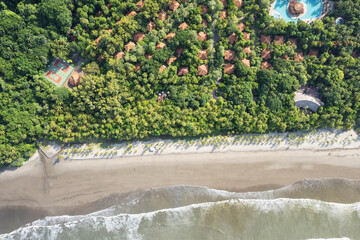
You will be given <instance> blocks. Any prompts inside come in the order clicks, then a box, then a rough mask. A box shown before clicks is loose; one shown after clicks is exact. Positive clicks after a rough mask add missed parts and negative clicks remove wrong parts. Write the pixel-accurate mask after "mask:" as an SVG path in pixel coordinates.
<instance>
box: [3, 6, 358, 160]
mask: <svg viewBox="0 0 360 240" xmlns="http://www.w3.org/2000/svg"><path fill="white" fill-rule="evenodd" d="M269 7H270V1H269V0H244V1H239V0H226V1H225V0H222V1H220V0H182V1H180V0H179V1H176V0H142V1H140V2H139V1H138V0H126V1H125V0H2V1H1V3H0V101H1V104H0V166H2V167H4V166H20V165H21V164H22V162H23V161H25V160H27V159H28V158H29V156H31V154H33V153H34V151H35V148H36V141H37V140H38V139H50V140H59V141H62V142H79V141H84V140H89V139H94V138H101V139H117V140H128V139H141V138H146V137H156V136H173V137H179V136H198V135H205V134H206V135H207V134H223V133H224V134H229V133H230V134H236V133H265V132H274V131H275V132H284V131H294V130H309V129H315V128H320V127H332V128H333V127H336V128H346V129H349V128H353V127H355V126H356V125H357V124H358V123H360V89H359V87H360V74H359V72H360V59H359V58H357V55H360V51H359V50H360V42H359V39H360V0H339V1H336V2H335V9H334V11H333V12H331V13H329V14H328V15H327V16H325V17H324V18H323V19H322V20H316V21H315V22H313V23H312V24H307V23H305V22H303V21H298V22H291V23H286V22H284V21H283V20H276V19H275V18H273V17H271V16H269ZM338 16H342V17H343V18H344V20H345V24H344V25H337V24H335V18H336V17H338ZM261 35H264V36H270V39H275V40H270V41H269V42H267V43H266V42H264V41H261V40H260V39H261V37H260V36H261ZM275 36H281V39H282V40H281V39H280V40H279V38H275ZM264 39H265V38H264ZM276 39H277V40H279V41H280V42H279V41H276ZM284 39H285V40H284ZM290 39H296V43H295V44H294V43H293V42H291V41H290ZM309 51H313V52H314V51H315V52H316V54H309ZM299 53H301V54H302V56H303V57H302V58H301V59H299V58H297V57H296V56H297V55H298V54H299ZM270 54H271V55H270ZM75 56H82V57H83V58H84V59H85V62H84V63H82V67H83V70H84V72H86V76H85V77H82V78H81V81H80V84H79V85H78V86H76V87H73V88H67V87H55V86H54V85H52V84H51V83H50V82H49V81H47V80H45V79H44V71H45V68H46V65H47V64H48V62H49V61H50V60H51V59H53V58H54V57H60V58H63V59H65V60H66V61H67V62H69V63H73V59H74V57H75ZM264 59H267V61H265V62H264ZM304 84H309V85H312V86H316V88H317V89H318V91H319V93H320V95H321V100H322V101H323V102H324V106H323V107H321V108H319V110H318V111H317V112H314V113H310V114H309V113H306V112H304V111H300V109H299V108H296V107H295V106H294V92H295V91H296V90H297V89H298V88H299V87H300V86H302V85H304ZM159 94H160V95H161V96H159ZM164 94H165V95H164ZM163 95H164V96H163Z"/></svg>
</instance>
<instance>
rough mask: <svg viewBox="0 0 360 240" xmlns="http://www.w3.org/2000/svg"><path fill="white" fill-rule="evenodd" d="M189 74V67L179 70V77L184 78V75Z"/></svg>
mask: <svg viewBox="0 0 360 240" xmlns="http://www.w3.org/2000/svg"><path fill="white" fill-rule="evenodd" d="M188 73H189V68H188V67H181V68H180V69H179V72H178V75H179V76H183V75H185V74H188Z"/></svg>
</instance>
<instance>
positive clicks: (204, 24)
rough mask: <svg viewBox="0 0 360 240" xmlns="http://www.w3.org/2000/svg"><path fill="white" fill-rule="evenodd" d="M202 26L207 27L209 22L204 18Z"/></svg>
mask: <svg viewBox="0 0 360 240" xmlns="http://www.w3.org/2000/svg"><path fill="white" fill-rule="evenodd" d="M201 25H203V26H204V27H207V21H206V20H205V19H204V18H203V19H202V22H201Z"/></svg>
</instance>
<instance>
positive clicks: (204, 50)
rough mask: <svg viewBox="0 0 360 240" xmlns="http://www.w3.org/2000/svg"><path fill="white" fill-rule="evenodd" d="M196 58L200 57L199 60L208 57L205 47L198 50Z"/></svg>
mask: <svg viewBox="0 0 360 240" xmlns="http://www.w3.org/2000/svg"><path fill="white" fill-rule="evenodd" d="M197 56H198V58H200V59H201V60H206V59H207V57H208V53H207V50H206V49H202V50H200V51H199V52H198V55H197Z"/></svg>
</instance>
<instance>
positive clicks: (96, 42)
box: [94, 37, 101, 45]
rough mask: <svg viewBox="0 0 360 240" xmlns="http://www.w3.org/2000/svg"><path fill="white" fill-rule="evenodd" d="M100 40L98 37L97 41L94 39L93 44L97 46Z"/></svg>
mask: <svg viewBox="0 0 360 240" xmlns="http://www.w3.org/2000/svg"><path fill="white" fill-rule="evenodd" d="M100 40H101V37H98V38H97V39H95V41H94V42H95V44H96V45H98V43H99V42H100Z"/></svg>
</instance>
